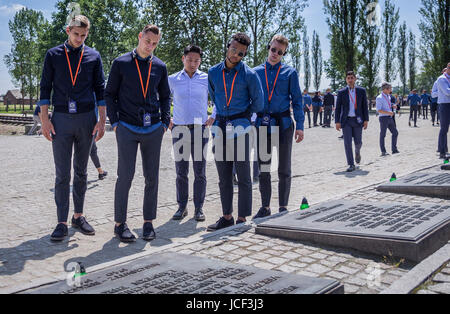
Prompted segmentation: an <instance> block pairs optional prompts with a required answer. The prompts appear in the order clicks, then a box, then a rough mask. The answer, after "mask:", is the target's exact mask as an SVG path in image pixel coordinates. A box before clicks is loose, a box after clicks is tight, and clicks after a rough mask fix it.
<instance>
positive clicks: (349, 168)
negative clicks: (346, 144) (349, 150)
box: [347, 165, 356, 172]
mask: <svg viewBox="0 0 450 314" xmlns="http://www.w3.org/2000/svg"><path fill="white" fill-rule="evenodd" d="M355 170H356V167H355V166H354V165H353V166H350V167H348V169H347V172H353V171H355Z"/></svg>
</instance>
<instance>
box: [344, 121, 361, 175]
mask: <svg viewBox="0 0 450 314" xmlns="http://www.w3.org/2000/svg"><path fill="white" fill-rule="evenodd" d="M362 129H363V127H362V125H361V124H359V123H358V122H357V121H356V118H348V119H347V122H346V123H345V126H343V127H342V132H343V133H344V146H345V155H346V157H347V163H348V165H349V166H354V165H355V161H354V158H353V139H354V141H355V153H356V154H359V153H360V151H361V147H362Z"/></svg>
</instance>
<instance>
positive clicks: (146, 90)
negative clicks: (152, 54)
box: [134, 59, 153, 101]
mask: <svg viewBox="0 0 450 314" xmlns="http://www.w3.org/2000/svg"><path fill="white" fill-rule="evenodd" d="M134 61H136V68H137V70H138V74H139V81H140V82H141V88H142V95H143V96H144V101H147V93H148V83H149V82H150V73H151V72H152V64H153V61H151V62H150V64H149V66H148V76H147V84H146V86H145V89H144V82H143V81H142V75H141V70H140V69H139V64H138V61H137V59H134Z"/></svg>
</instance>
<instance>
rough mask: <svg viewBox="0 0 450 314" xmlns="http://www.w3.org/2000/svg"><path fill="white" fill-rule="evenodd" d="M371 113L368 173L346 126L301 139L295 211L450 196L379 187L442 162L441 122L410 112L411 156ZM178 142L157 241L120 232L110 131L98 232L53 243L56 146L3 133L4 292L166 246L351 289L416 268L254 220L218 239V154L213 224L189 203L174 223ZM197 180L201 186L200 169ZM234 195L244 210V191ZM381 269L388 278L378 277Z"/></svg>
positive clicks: (211, 193)
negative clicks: (414, 123) (350, 157)
mask: <svg viewBox="0 0 450 314" xmlns="http://www.w3.org/2000/svg"><path fill="white" fill-rule="evenodd" d="M371 118H372V121H371V123H370V124H369V129H368V130H367V131H365V132H364V135H363V142H364V146H363V150H362V163H361V169H359V170H358V171H357V172H355V173H352V174H347V173H346V172H345V170H346V168H347V166H346V161H345V153H344V145H343V142H342V140H340V139H338V136H339V135H340V134H339V133H338V132H336V131H335V130H333V129H323V128H313V129H306V131H305V135H306V138H305V141H304V142H303V143H301V144H297V145H296V144H294V154H293V156H294V157H293V169H292V170H293V173H292V174H293V181H292V193H291V200H290V207H289V210H295V209H298V207H299V205H300V203H301V200H302V198H303V197H307V198H308V200H309V203H310V204H316V203H320V202H323V201H326V200H329V199H335V198H346V199H363V200H368V201H378V200H380V199H383V201H385V200H392V201H404V202H416V201H424V200H425V201H429V202H444V201H442V200H436V199H424V198H416V197H410V196H402V195H394V194H392V195H391V194H386V193H383V194H381V193H379V192H376V191H375V189H374V187H373V185H374V184H376V183H379V182H382V181H387V180H389V178H390V176H391V175H392V173H393V172H395V173H396V175H397V177H401V176H404V175H406V174H408V173H411V172H413V171H416V170H418V169H423V168H427V167H430V166H433V165H438V164H440V161H439V160H438V159H437V155H436V145H437V136H438V132H439V129H438V128H435V127H432V126H431V122H430V121H429V120H423V121H420V122H419V126H421V127H420V128H417V129H415V128H409V127H408V125H407V122H408V121H407V115H403V116H402V117H401V118H399V119H398V124H399V132H400V137H399V150H400V151H401V154H399V155H395V156H388V157H379V156H380V151H379V146H378V133H379V123H378V121H377V119H376V118H375V117H374V116H372V117H371ZM171 147H172V146H171V138H170V134H166V135H165V136H164V140H163V147H162V154H161V156H162V157H161V167H160V182H159V187H160V188H159V205H158V218H157V220H156V221H155V222H154V226H155V229H156V233H157V239H156V240H155V241H153V242H151V243H147V242H144V241H141V240H138V241H137V242H136V243H134V244H132V245H126V244H122V243H120V242H119V241H118V240H117V239H116V238H114V236H113V224H114V223H113V217H114V216H113V196H114V184H115V172H116V167H117V149H116V143H115V136H114V133H111V132H108V133H107V134H106V136H105V138H104V139H102V141H101V142H99V143H98V148H99V156H100V160H101V162H102V167H103V168H104V169H105V170H107V171H109V173H110V175H109V177H108V178H107V179H105V180H104V181H98V180H97V178H96V177H97V176H96V170H95V168H94V167H93V165H92V163H90V164H89V168H88V171H89V179H88V180H89V184H88V192H87V194H86V202H85V214H86V216H87V218H88V220H89V221H90V223H91V224H92V225H93V226H94V227H95V228H96V236H94V237H88V236H84V235H82V234H81V233H79V232H76V231H75V230H73V229H72V228H69V238H68V239H67V240H66V241H64V242H63V243H60V244H54V243H51V242H50V241H49V238H50V236H49V235H50V233H51V232H52V230H53V228H54V227H55V225H56V210H55V205H54V200H53V197H54V193H53V188H54V175H55V170H54V165H53V156H52V151H51V144H50V143H49V142H48V141H46V140H45V139H44V138H43V137H37V136H31V137H29V136H0V173H1V174H2V175H1V176H0V187H1V189H2V197H1V199H0V211H1V214H2V217H3V219H1V220H0V293H1V292H2V291H11V290H12V289H14V288H15V287H19V286H23V285H28V284H30V283H32V282H35V281H38V280H42V279H52V278H60V276H61V275H62V274H64V271H65V266H66V265H67V264H68V263H70V262H71V261H82V262H83V263H84V264H85V265H86V267H91V266H94V265H99V264H102V263H105V262H110V261H114V260H117V259H119V258H124V257H126V256H130V255H133V254H136V253H141V252H145V251H148V252H152V251H153V250H161V249H162V250H165V249H166V248H167V250H169V249H170V250H175V251H179V252H182V253H186V254H195V255H200V256H208V257H211V258H220V259H223V260H227V261H233V262H236V263H241V264H246V265H253V266H256V267H259V268H266V269H276V270H280V271H284V272H289V273H291V272H292V273H300V274H306V275H309V276H319V277H329V278H335V279H337V280H339V281H341V282H343V283H344V284H345V290H346V293H377V292H380V291H381V290H383V289H384V288H386V287H388V286H389V285H390V284H391V283H392V282H394V281H395V280H397V279H398V278H400V277H401V276H402V275H403V274H405V273H406V272H408V271H409V270H410V269H411V268H412V267H413V266H414V264H409V263H401V261H395V260H392V259H390V258H389V257H377V256H372V255H366V254H362V253H360V252H356V251H351V250H345V249H339V248H333V247H321V246H317V245H312V244H308V243H298V242H292V241H286V240H280V239H275V238H269V237H265V236H260V235H256V234H255V233H254V225H252V224H248V225H246V226H243V227H240V228H234V229H232V230H230V231H227V232H225V233H219V234H217V235H216V234H207V233H206V227H207V226H208V225H209V224H211V223H214V222H215V221H216V220H217V219H218V218H219V217H220V215H221V205H220V195H219V190H218V178H217V172H216V169H215V165H214V162H213V161H212V159H211V160H210V161H209V162H208V166H207V178H208V187H207V197H206V203H205V206H204V212H205V214H206V216H207V219H206V221H205V222H202V223H198V222H196V221H195V220H194V219H192V215H193V205H192V201H190V203H189V205H188V209H189V216H188V217H187V218H185V219H184V220H183V221H181V222H176V221H172V220H171V217H172V215H173V214H174V213H175V211H176V210H177V203H176V195H175V170H174V168H175V167H174V161H173V158H172V154H171V151H172V149H171ZM386 147H390V138H387V139H386ZM138 155H139V157H138V165H137V167H136V175H135V179H134V182H133V186H132V188H131V191H130V198H129V214H128V217H129V218H128V225H129V227H130V229H132V230H133V231H134V232H135V233H136V234H137V235H138V236H139V235H141V233H142V203H143V187H144V178H143V175H142V168H141V161H140V154H138ZM191 172H192V171H191ZM190 178H191V182H193V175H192V173H191V174H190ZM272 179H273V181H274V184H273V186H274V191H273V200H272V211H273V212H277V211H278V198H277V184H276V182H277V178H276V172H275V173H273V176H272ZM236 192H237V190H236ZM191 194H192V187H191ZM234 201H235V202H234V203H235V210H236V208H237V207H236V206H237V197H235V200H234ZM253 201H254V203H253V212H254V213H256V211H257V209H258V208H259V206H260V204H261V203H260V196H259V191H258V187H257V185H254V189H253ZM374 273H376V274H380V275H379V276H375V277H376V278H375V279H373V280H372V279H371V278H373V277H374V276H373V274H374Z"/></svg>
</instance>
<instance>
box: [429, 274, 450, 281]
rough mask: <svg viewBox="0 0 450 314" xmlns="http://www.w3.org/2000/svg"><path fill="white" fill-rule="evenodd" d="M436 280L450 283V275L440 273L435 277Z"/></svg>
mask: <svg viewBox="0 0 450 314" xmlns="http://www.w3.org/2000/svg"><path fill="white" fill-rule="evenodd" d="M433 281H434V282H442V283H450V275H447V274H444V273H439V274H437V275H436V276H434V278H433Z"/></svg>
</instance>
